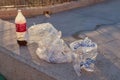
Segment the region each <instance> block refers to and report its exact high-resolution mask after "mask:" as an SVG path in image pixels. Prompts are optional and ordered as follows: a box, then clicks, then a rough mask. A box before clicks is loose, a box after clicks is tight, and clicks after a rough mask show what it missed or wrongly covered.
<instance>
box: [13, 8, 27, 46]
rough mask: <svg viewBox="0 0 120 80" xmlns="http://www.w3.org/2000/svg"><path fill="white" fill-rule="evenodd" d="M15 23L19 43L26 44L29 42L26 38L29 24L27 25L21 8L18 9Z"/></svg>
mask: <svg viewBox="0 0 120 80" xmlns="http://www.w3.org/2000/svg"><path fill="white" fill-rule="evenodd" d="M15 25H16V35H17V42H18V44H19V45H21V46H25V45H26V44H27V41H26V40H25V33H26V31H27V25H26V19H25V17H24V16H23V14H22V12H21V10H18V14H17V16H16V18H15Z"/></svg>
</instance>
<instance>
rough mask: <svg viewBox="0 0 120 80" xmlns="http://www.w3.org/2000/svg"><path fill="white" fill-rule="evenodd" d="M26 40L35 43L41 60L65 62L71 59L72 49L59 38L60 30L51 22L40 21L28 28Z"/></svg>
mask: <svg viewBox="0 0 120 80" xmlns="http://www.w3.org/2000/svg"><path fill="white" fill-rule="evenodd" d="M27 35H28V37H27V41H28V44H30V43H33V42H35V43H37V44H38V48H37V50H36V54H37V55H38V57H39V58H40V59H42V60H45V61H47V62H51V63H65V62H71V61H72V57H71V55H72V51H71V49H70V48H69V47H68V46H67V45H66V43H65V42H64V41H63V40H62V39H61V36H62V33H61V31H57V30H56V29H55V28H54V27H53V25H52V24H50V23H42V24H37V25H33V26H31V27H30V28H29V29H28V33H27Z"/></svg>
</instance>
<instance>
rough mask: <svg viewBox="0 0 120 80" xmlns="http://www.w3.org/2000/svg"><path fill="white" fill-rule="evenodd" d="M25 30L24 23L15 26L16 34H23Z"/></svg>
mask: <svg viewBox="0 0 120 80" xmlns="http://www.w3.org/2000/svg"><path fill="white" fill-rule="evenodd" d="M26 30H27V29H26V23H23V24H16V32H25V31H26Z"/></svg>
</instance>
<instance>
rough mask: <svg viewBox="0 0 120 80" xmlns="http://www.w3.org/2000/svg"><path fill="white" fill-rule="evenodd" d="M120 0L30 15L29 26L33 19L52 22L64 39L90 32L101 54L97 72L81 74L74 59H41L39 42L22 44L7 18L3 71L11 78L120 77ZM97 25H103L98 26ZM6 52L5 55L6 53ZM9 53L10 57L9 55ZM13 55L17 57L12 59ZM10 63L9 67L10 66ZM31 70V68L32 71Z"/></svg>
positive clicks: (0, 42) (1, 45)
mask: <svg viewBox="0 0 120 80" xmlns="http://www.w3.org/2000/svg"><path fill="white" fill-rule="evenodd" d="M119 3H120V1H119V0H111V1H110V2H106V3H102V4H97V5H96V6H91V7H86V8H83V9H75V10H71V11H66V12H62V13H58V14H53V15H51V18H49V19H46V18H45V17H44V16H38V17H35V18H29V19H28V25H29V26H30V25H32V24H33V22H35V23H36V24H37V23H42V22H48V21H49V22H51V23H52V24H53V25H54V26H55V27H56V28H57V29H58V30H61V31H62V32H63V37H64V40H65V41H66V42H67V43H70V42H72V41H74V40H76V39H78V38H80V37H81V36H88V37H89V38H90V39H92V40H93V41H94V42H96V43H97V44H98V52H99V54H98V56H97V62H96V64H95V65H96V69H95V72H93V73H89V72H85V71H83V72H82V75H81V77H78V76H77V75H76V73H75V72H74V69H73V66H72V64H71V63H66V64H50V63H46V62H44V61H42V60H40V59H39V58H38V57H37V56H36V54H35V50H36V47H37V45H36V44H32V45H28V46H27V47H19V46H18V45H17V42H16V35H15V26H14V24H13V23H9V22H5V21H3V20H0V24H1V26H0V38H1V39H0V71H1V72H2V73H3V74H5V75H6V76H7V77H9V78H10V76H12V75H15V76H14V78H11V79H13V80H16V79H17V78H18V79H17V80H27V79H28V77H29V80H34V79H37V78H38V79H39V80H46V79H47V80H49V79H50V80H51V79H53V80H119V79H120V76H119V74H120V49H119V47H120V37H119V36H120V14H119V13H120V11H119V7H120V5H119ZM11 22H12V21H11ZM96 25H97V26H98V27H99V28H95V27H96ZM3 55H4V57H2V56H3ZM5 55H9V56H10V57H5ZM11 58H13V59H14V60H11ZM15 60H17V61H15ZM4 61H6V62H4ZM10 63H11V64H12V65H13V66H12V65H11V64H10ZM14 64H15V65H16V66H14ZM6 65H7V66H9V67H6ZM25 65H27V67H25ZM10 66H12V67H10ZM19 68H20V70H19ZM28 68H29V69H28ZM27 69H28V70H27ZM30 70H31V72H29V71H30ZM33 70H36V71H38V72H36V71H33ZM29 73H30V74H29ZM32 73H34V74H32ZM19 76H20V77H19ZM25 76H26V77H25ZM39 76H40V77H41V78H40V77H39ZM45 77H46V78H45Z"/></svg>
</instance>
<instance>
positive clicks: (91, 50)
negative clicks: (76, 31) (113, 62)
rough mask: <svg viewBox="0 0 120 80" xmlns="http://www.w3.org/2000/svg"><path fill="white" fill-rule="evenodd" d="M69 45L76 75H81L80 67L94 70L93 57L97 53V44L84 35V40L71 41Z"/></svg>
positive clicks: (94, 57)
mask: <svg viewBox="0 0 120 80" xmlns="http://www.w3.org/2000/svg"><path fill="white" fill-rule="evenodd" d="M70 47H71V49H72V51H73V53H74V58H73V66H74V69H75V72H76V73H77V75H78V76H80V75H81V74H80V73H81V69H85V70H86V71H90V72H92V71H94V64H95V59H96V56H97V54H98V53H97V44H96V43H94V42H92V41H91V40H90V39H89V38H88V37H86V38H85V39H84V40H77V41H74V42H72V43H71V44H70Z"/></svg>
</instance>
